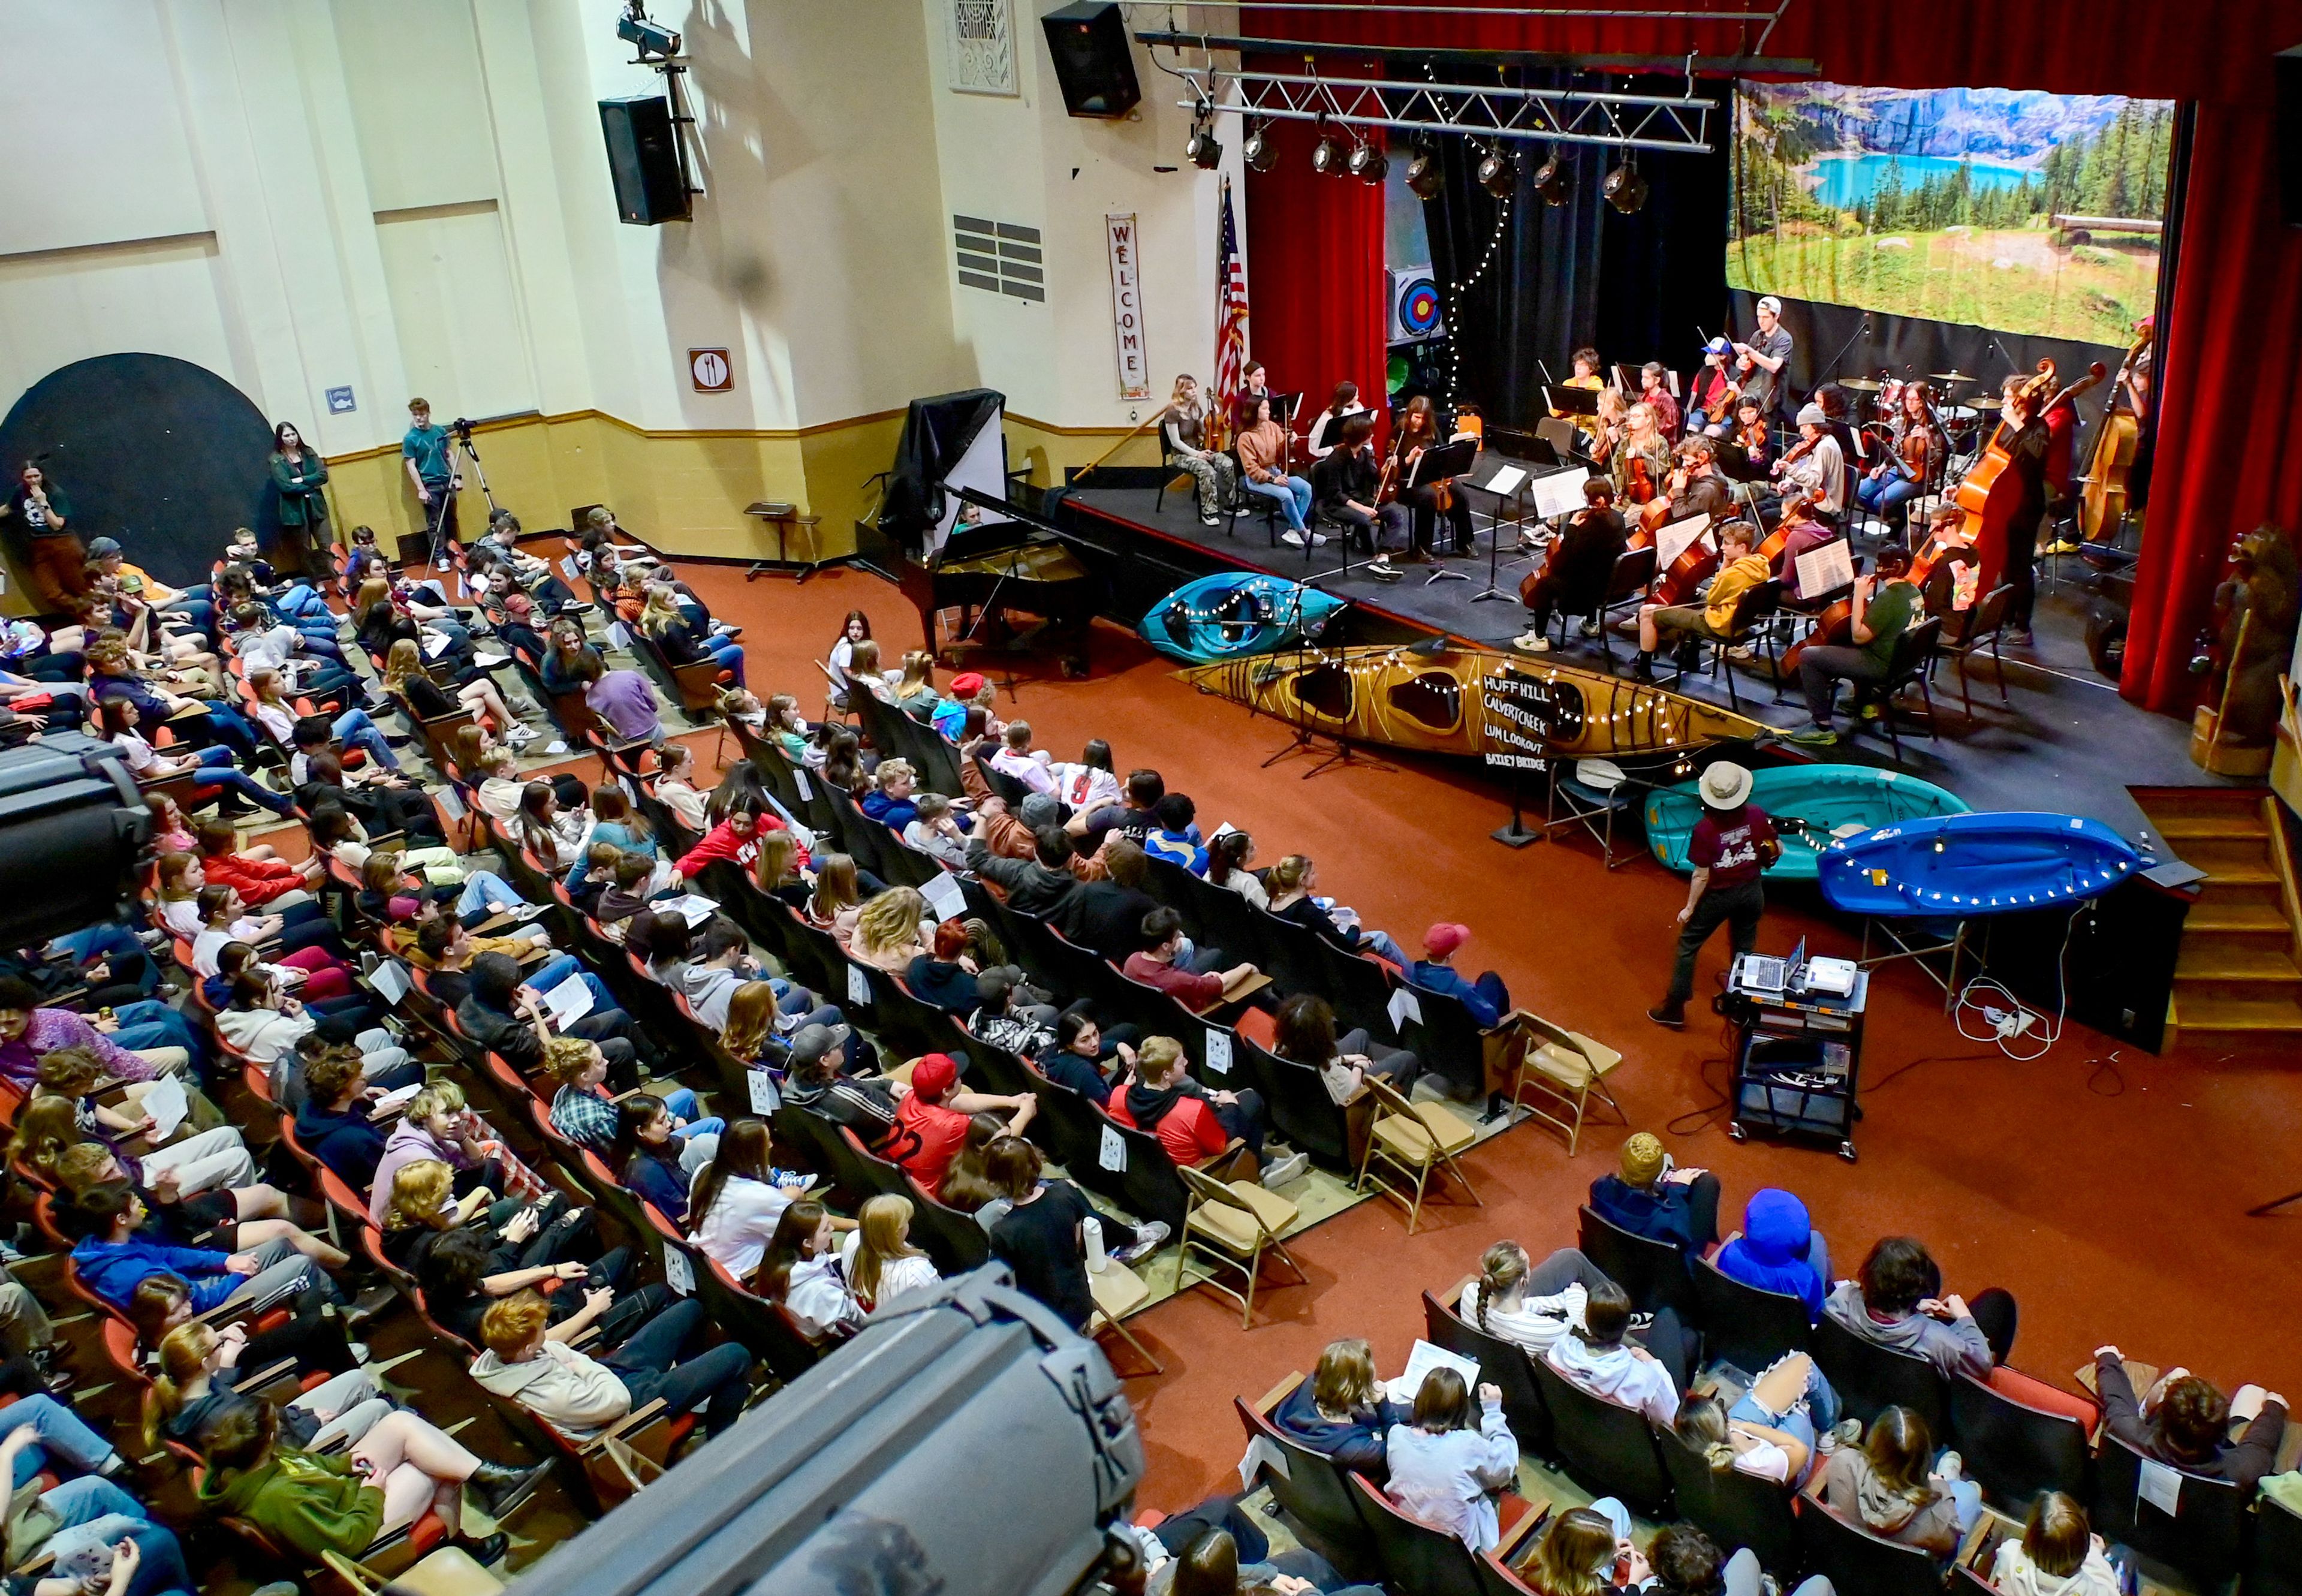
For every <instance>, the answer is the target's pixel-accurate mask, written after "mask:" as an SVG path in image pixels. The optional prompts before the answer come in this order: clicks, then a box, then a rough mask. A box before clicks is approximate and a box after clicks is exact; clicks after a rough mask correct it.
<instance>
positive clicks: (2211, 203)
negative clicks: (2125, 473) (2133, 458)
mask: <svg viewBox="0 0 2302 1596" xmlns="http://www.w3.org/2000/svg"><path fill="white" fill-rule="evenodd" d="M2186 203H2187V204H2188V206H2189V210H2188V212H2187V214H2188V215H2189V218H2191V220H2189V222H2188V223H2186V225H2185V226H2184V227H2183V230H2182V253H2181V256H2180V260H2179V262H2178V263H2177V265H2176V274H2177V278H2178V281H2176V283H2175V285H2174V311H2173V321H2172V326H2170V327H2167V328H2166V329H2165V334H2166V345H2165V348H2166V356H2165V359H2164V361H2163V364H2161V365H2160V366H2159V368H2158V369H2159V381H2160V382H2162V383H2163V397H2162V398H2161V399H2160V403H2159V412H2158V415H2159V420H2158V445H2157V453H2156V455H2155V457H2154V476H2153V479H2152V483H2151V488H2150V512H2149V516H2148V518H2147V524H2148V526H2149V534H2148V535H2147V537H2145V538H2144V539H2143V541H2142V564H2141V567H2140V569H2139V570H2138V571H2137V573H2136V575H2135V584H2134V615H2133V620H2132V623H2131V629H2130V632H2129V634H2128V635H2127V640H2126V670H2125V676H2124V679H2123V680H2122V681H2121V683H2120V684H2119V691H2120V692H2121V693H2124V694H2125V695H2126V696H2127V697H2128V698H2130V699H2132V700H2134V701H2136V702H2138V703H2142V704H2147V705H2148V706H2149V707H2150V708H2151V709H2154V710H2168V711H2171V712H2174V713H2181V712H2183V711H2186V710H2189V707H2190V706H2191V704H2192V703H2193V702H2195V701H2196V695H2197V677H2195V676H2191V675H2190V674H2189V659H2190V653H2191V646H2190V645H2191V643H2192V642H2193V641H2194V640H2195V639H2196V638H2197V634H2198V628H2199V627H2200V626H2204V625H2205V624H2206V622H2207V619H2208V617H2209V611H2210V609H2211V607H2212V601H2213V598H2214V586H2215V584H2217V583H2219V582H2220V581H2221V580H2222V574H2223V570H2224V568H2225V567H2226V566H2227V565H2228V563H2229V553H2230V545H2231V540H2232V539H2233V538H2234V537H2236V536H2237V534H2238V533H2242V532H2245V531H2247V530H2249V529H2250V528H2252V527H2254V526H2256V525H2259V524H2260V523H2262V522H2264V521H2276V522H2278V523H2279V524H2280V525H2282V526H2284V527H2285V528H2286V529H2287V531H2288V532H2289V533H2292V534H2294V535H2296V536H2298V537H2302V410H2298V408H2297V407H2298V406H2302V373H2298V371H2297V367H2296V361H2297V358H2298V351H2302V229H2296V228H2291V227H2285V226H2281V224H2280V223H2279V220H2278V149H2277V138H2276V130H2275V128H2274V127H2273V118H2272V116H2271V113H2268V112H2266V111H2258V110H2255V109H2252V108H2247V107H2239V106H2231V105H2200V106H2199V107H2198V122H2197V138H2196V141H2195V143H2194V144H2193V145H2192V147H2191V157H2190V189H2189V197H2188V199H2187V202H2186Z"/></svg>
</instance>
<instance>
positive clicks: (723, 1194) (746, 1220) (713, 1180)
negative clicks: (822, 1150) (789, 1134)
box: [687, 1120, 853, 1281]
mask: <svg viewBox="0 0 2302 1596" xmlns="http://www.w3.org/2000/svg"><path fill="white" fill-rule="evenodd" d="M771 1151H772V1147H771V1145H770V1142H769V1136H768V1127H767V1124H766V1122H765V1121H761V1120H737V1121H735V1123H734V1124H732V1125H730V1126H728V1127H727V1130H724V1131H722V1132H720V1135H719V1147H718V1151H717V1152H715V1153H714V1154H713V1155H712V1158H711V1162H710V1163H707V1164H705V1165H704V1166H703V1167H702V1169H701V1170H700V1171H698V1172H696V1175H695V1180H694V1185H693V1187H692V1188H691V1189H690V1190H689V1192H688V1198H687V1214H688V1221H689V1223H688V1233H689V1234H691V1235H692V1236H693V1237H694V1238H695V1244H696V1245H697V1246H698V1247H702V1249H703V1250H704V1252H705V1253H707V1254H709V1255H710V1256H711V1257H713V1258H716V1259H718V1261H719V1262H720V1263H721V1264H726V1265H727V1273H730V1274H732V1275H734V1276H735V1278H736V1279H737V1280H739V1281H740V1280H748V1279H749V1278H751V1276H752V1273H754V1272H755V1271H756V1270H757V1269H758V1268H759V1267H760V1259H761V1258H763V1257H765V1256H767V1250H768V1242H769V1239H770V1238H772V1237H773V1236H774V1235H775V1233H776V1222H777V1221H778V1220H780V1219H782V1218H783V1216H784V1210H785V1209H786V1208H787V1207H789V1206H790V1205H791V1204H792V1201H793V1199H794V1198H795V1197H799V1196H800V1195H801V1194H802V1193H803V1192H805V1191H806V1190H807V1189H808V1188H809V1186H811V1184H813V1182H812V1181H811V1180H809V1179H807V1178H806V1177H803V1176H800V1175H795V1174H794V1173H792V1172H790V1171H789V1170H779V1169H777V1168H775V1167H774V1166H773V1165H771V1164H770V1163H769V1162H768V1159H769V1155H770V1153H771ZM852 1222H853V1221H848V1223H852Z"/></svg>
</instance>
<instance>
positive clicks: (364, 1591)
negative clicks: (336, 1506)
mask: <svg viewBox="0 0 2302 1596" xmlns="http://www.w3.org/2000/svg"><path fill="white" fill-rule="evenodd" d="M320 1556H321V1558H322V1559H323V1561H324V1562H325V1563H326V1564H327V1566H328V1568H329V1571H330V1572H332V1574H334V1575H335V1576H336V1577H337V1578H338V1579H340V1580H342V1581H343V1582H344V1583H345V1584H346V1585H347V1586H349V1588H350V1589H351V1591H352V1592H354V1593H355V1596H379V1592H382V1590H383V1588H384V1586H385V1585H387V1584H389V1585H390V1586H391V1589H392V1590H394V1591H395V1592H405V1596H497V1592H500V1591H501V1590H502V1589H503V1588H504V1582H503V1581H502V1580H500V1579H499V1578H497V1577H496V1576H495V1575H493V1574H491V1573H490V1572H489V1571H488V1570H487V1569H486V1568H484V1567H482V1566H481V1565H480V1564H479V1563H478V1562H477V1561H476V1560H475V1559H474V1558H473V1557H472V1554H471V1553H469V1552H467V1551H466V1550H464V1549H463V1548H462V1547H460V1546H441V1547H439V1548H438V1549H436V1550H433V1551H431V1552H428V1553H426V1554H425V1555H424V1557H423V1558H421V1559H420V1560H418V1561H417V1562H416V1564H415V1565H414V1566H413V1567H407V1568H403V1569H401V1570H400V1571H399V1573H398V1574H392V1575H386V1574H382V1573H380V1572H378V1571H377V1570H375V1569H374V1568H371V1567H367V1566H366V1565H365V1564H364V1563H355V1562H353V1561H352V1560H351V1559H350V1558H348V1557H346V1556H344V1555H343V1554H342V1553H341V1552H337V1551H323V1552H322V1553H321V1554H320Z"/></svg>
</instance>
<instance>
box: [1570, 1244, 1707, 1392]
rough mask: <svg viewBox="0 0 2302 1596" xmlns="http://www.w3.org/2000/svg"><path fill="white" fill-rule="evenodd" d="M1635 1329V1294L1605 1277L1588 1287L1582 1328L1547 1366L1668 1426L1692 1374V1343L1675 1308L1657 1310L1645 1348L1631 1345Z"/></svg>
mask: <svg viewBox="0 0 2302 1596" xmlns="http://www.w3.org/2000/svg"><path fill="white" fill-rule="evenodd" d="M1630 1329H1631V1298H1630V1294H1629V1293H1628V1292H1626V1291H1625V1290H1624V1289H1622V1287H1620V1286H1618V1285H1617V1284H1616V1283H1615V1282H1614V1281H1610V1280H1608V1279H1606V1278H1605V1277H1604V1276H1601V1277H1600V1279H1598V1280H1596V1281H1586V1282H1585V1283H1584V1298H1583V1326H1582V1328H1581V1329H1579V1330H1569V1331H1567V1333H1566V1334H1564V1335H1562V1336H1560V1337H1559V1338H1558V1340H1555V1341H1553V1342H1551V1344H1550V1350H1549V1351H1547V1352H1545V1353H1544V1354H1543V1355H1542V1360H1543V1362H1545V1363H1547V1364H1549V1365H1550V1366H1551V1368H1552V1370H1554V1371H1555V1372H1556V1373H1558V1375H1559V1377H1560V1378H1562V1379H1564V1380H1565V1381H1566V1382H1567V1383H1568V1384H1569V1385H1573V1386H1576V1387H1578V1388H1580V1389H1581V1390H1586V1391H1588V1392H1590V1393H1591V1394H1592V1396H1594V1397H1604V1398H1606V1399H1608V1400H1609V1401H1610V1402H1614V1403H1617V1404H1618V1405H1620V1406H1621V1407H1632V1408H1636V1409H1637V1410H1638V1411H1640V1412H1641V1413H1643V1414H1645V1415H1647V1417H1649V1418H1650V1419H1651V1420H1653V1421H1654V1422H1655V1423H1656V1424H1666V1425H1667V1424H1670V1423H1671V1422H1672V1421H1673V1420H1675V1419H1676V1418H1677V1417H1678V1393H1679V1392H1680V1390H1683V1389H1684V1387H1685V1385H1686V1382H1687V1379H1688V1377H1689V1376H1690V1375H1691V1374H1692V1373H1693V1363H1694V1359H1693V1343H1692V1340H1691V1339H1690V1338H1689V1337H1688V1335H1687V1333H1686V1332H1685V1331H1684V1330H1683V1329H1682V1328H1681V1327H1680V1325H1679V1323H1678V1315H1677V1313H1676V1311H1675V1310H1674V1309H1671V1308H1661V1309H1659V1310H1657V1312H1656V1314H1655V1316H1654V1322H1653V1323H1651V1324H1650V1325H1649V1326H1648V1327H1647V1330H1646V1335H1645V1345H1643V1346H1641V1345H1638V1344H1636V1343H1634V1342H1632V1341H1631V1340H1628V1337H1629V1334H1630Z"/></svg>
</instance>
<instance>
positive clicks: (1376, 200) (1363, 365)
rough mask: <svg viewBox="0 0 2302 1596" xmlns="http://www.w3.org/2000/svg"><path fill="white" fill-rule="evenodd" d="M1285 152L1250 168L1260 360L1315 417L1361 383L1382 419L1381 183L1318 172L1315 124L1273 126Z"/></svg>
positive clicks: (1384, 289) (1362, 396) (1250, 238)
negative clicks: (1332, 398) (1343, 389)
mask: <svg viewBox="0 0 2302 1596" xmlns="http://www.w3.org/2000/svg"><path fill="white" fill-rule="evenodd" d="M1270 129H1271V134H1272V137H1273V139H1276V140H1277V142H1278V146H1279V159H1278V162H1277V164H1275V165H1273V167H1272V169H1271V170H1270V171H1269V172H1248V174H1247V265H1248V292H1249V298H1250V307H1251V308H1250V315H1251V317H1252V320H1251V323H1250V330H1251V333H1252V339H1253V343H1254V353H1255V357H1256V359H1258V360H1260V361H1262V362H1263V363H1264V365H1268V366H1269V367H1270V368H1271V384H1272V387H1273V391H1284V392H1293V391H1296V390H1298V389H1300V390H1301V391H1303V395H1304V400H1303V402H1304V404H1305V405H1306V407H1308V412H1307V413H1308V414H1309V415H1316V414H1317V413H1318V412H1319V411H1321V410H1323V409H1324V408H1325V407H1326V404H1327V399H1328V396H1329V395H1330V394H1331V393H1332V391H1333V390H1334V386H1335V384H1336V383H1338V382H1343V381H1345V380H1347V379H1348V381H1350V382H1357V384H1358V385H1359V402H1360V403H1361V404H1363V405H1365V406H1366V407H1367V408H1368V409H1370V410H1372V411H1374V413H1375V418H1376V423H1377V425H1378V427H1380V426H1382V424H1383V405H1382V397H1383V394H1384V392H1385V386H1384V374H1385V372H1386V370H1387V369H1388V365H1389V360H1390V349H1389V346H1388V345H1387V344H1386V342H1385V341H1384V335H1385V333H1386V332H1388V331H1389V328H1388V327H1387V326H1386V324H1385V323H1384V319H1383V317H1384V303H1385V300H1386V298H1387V297H1388V295H1389V292H1390V282H1389V280H1388V279H1387V278H1386V277H1385V276H1384V275H1383V257H1382V188H1381V186H1380V185H1370V184H1366V183H1363V182H1360V181H1358V180H1357V178H1353V177H1320V176H1317V175H1315V173H1314V172H1312V170H1311V147H1312V145H1313V144H1314V143H1315V142H1316V136H1315V133H1314V131H1313V129H1312V126H1311V124H1310V123H1308V122H1273V123H1272V124H1270Z"/></svg>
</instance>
